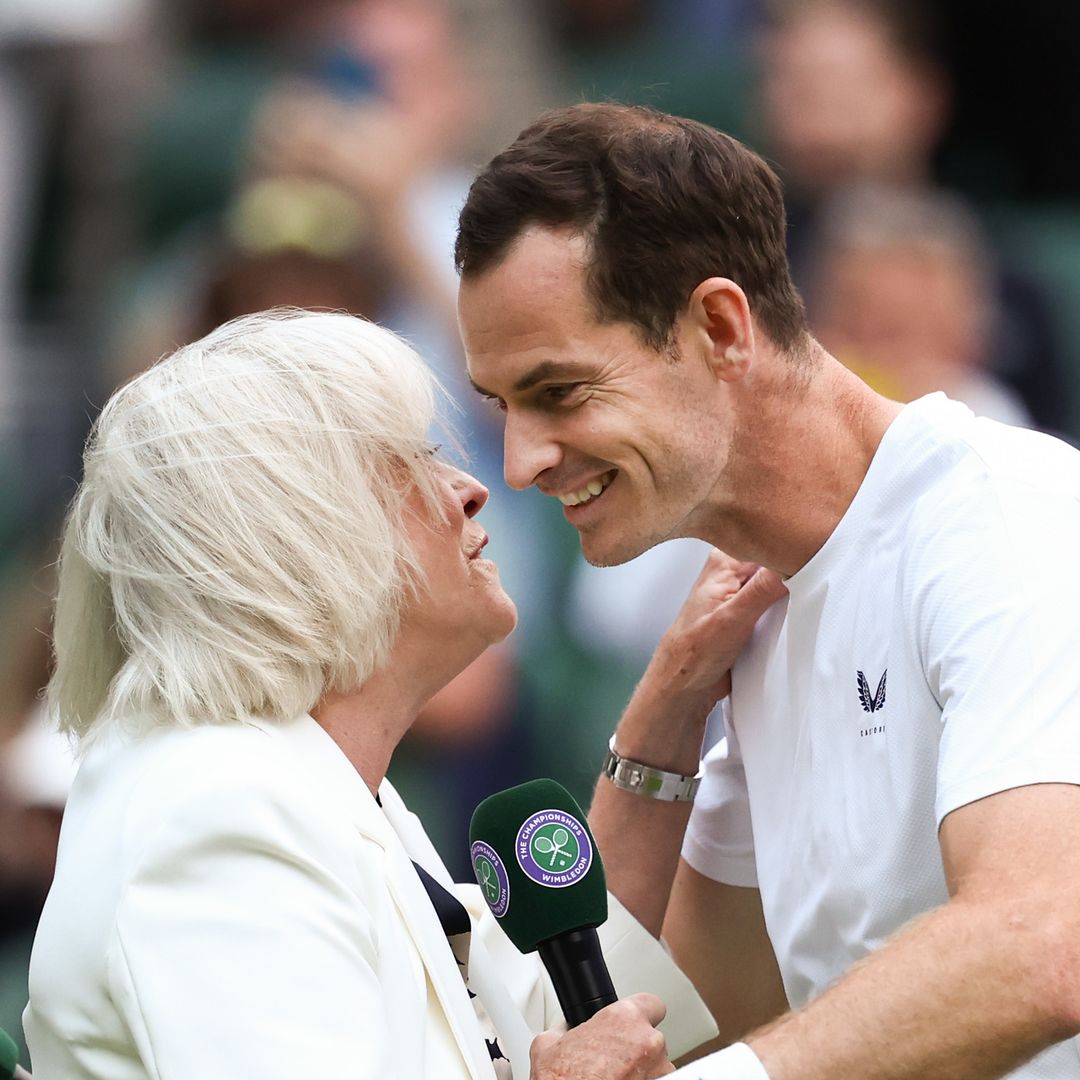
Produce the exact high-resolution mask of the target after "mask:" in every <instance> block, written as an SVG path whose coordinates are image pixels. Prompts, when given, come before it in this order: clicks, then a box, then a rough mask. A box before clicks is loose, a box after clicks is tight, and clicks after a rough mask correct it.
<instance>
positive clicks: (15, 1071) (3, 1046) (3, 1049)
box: [0, 1028, 30, 1080]
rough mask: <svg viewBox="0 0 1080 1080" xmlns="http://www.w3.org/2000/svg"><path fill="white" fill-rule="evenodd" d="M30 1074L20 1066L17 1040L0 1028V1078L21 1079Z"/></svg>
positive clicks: (4, 1079)
mask: <svg viewBox="0 0 1080 1080" xmlns="http://www.w3.org/2000/svg"><path fill="white" fill-rule="evenodd" d="M29 1076H30V1074H29V1073H27V1072H24V1071H23V1070H22V1069H20V1068H19V1049H18V1047H17V1046H16V1045H15V1040H14V1039H12V1037H11V1036H10V1035H9V1034H8V1033H7V1032H6V1031H5V1030H4V1029H3V1028H0V1080H21V1078H22V1077H27V1078H29Z"/></svg>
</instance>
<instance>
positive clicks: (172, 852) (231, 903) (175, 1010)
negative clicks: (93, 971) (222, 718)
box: [109, 781, 393, 1080]
mask: <svg viewBox="0 0 1080 1080" xmlns="http://www.w3.org/2000/svg"><path fill="white" fill-rule="evenodd" d="M321 824H322V822H321V821H320V820H319V819H313V820H304V817H303V815H302V814H300V813H297V812H295V810H294V808H292V807H290V806H289V805H287V804H286V802H285V801H284V800H282V801H281V803H280V804H276V803H274V802H273V801H271V800H269V799H268V798H266V797H265V793H263V792H245V790H244V785H243V783H242V781H238V782H237V783H236V784H235V787H234V789H233V790H231V791H205V790H204V791H202V792H200V793H199V797H198V799H197V800H192V801H191V802H190V803H189V804H188V805H186V806H182V807H180V808H178V810H177V812H176V813H174V814H173V815H171V816H170V818H169V820H168V821H167V822H166V823H164V824H163V825H162V826H161V827H160V828H159V830H158V831H157V833H156V834H155V835H154V837H153V838H152V842H151V843H150V844H148V850H147V851H146V853H145V854H144V856H143V857H141V858H140V859H139V860H138V868H137V870H136V872H135V874H134V876H133V877H132V879H131V880H130V881H129V882H128V884H127V886H126V888H125V891H124V894H123V896H122V899H121V902H120V905H119V907H118V911H117V917H116V924H115V931H114V940H113V942H112V944H111V947H110V961H109V969H110V970H109V977H110V994H111V995H112V997H113V999H114V1001H115V1003H116V1006H117V1008H118V1010H119V1011H120V1013H121V1015H122V1016H123V1018H124V1021H125V1023H126V1024H127V1025H128V1027H129V1029H130V1030H131V1033H132V1038H133V1041H134V1042H135V1044H136V1045H137V1046H138V1048H139V1053H140V1057H141V1058H142V1059H143V1061H144V1063H145V1064H146V1067H147V1071H148V1073H149V1075H151V1076H153V1077H160V1078H162V1080H171V1078H176V1080H180V1078H183V1077H193V1076H198V1077H201V1078H202V1080H235V1078H236V1077H239V1076H252V1077H255V1076H257V1077H260V1078H261V1080H296V1078H297V1077H301V1076H338V1075H341V1070H342V1068H343V1067H344V1065H345V1063H348V1069H349V1075H350V1076H353V1077H357V1078H369V1080H375V1078H384V1077H386V1076H389V1075H391V1074H392V1072H393V1069H392V1064H391V1062H390V1060H389V1054H388V1048H387V1047H386V1045H385V1043H386V1035H385V1031H386V1024H385V1023H384V1022H383V1019H382V1018H383V1009H384V1007H385V1006H384V1001H383V995H382V994H381V993H380V987H379V983H378V980H377V977H376V955H375V943H374V936H375V935H374V932H373V926H372V920H371V917H370V915H369V913H368V911H367V910H366V909H365V906H364V904H363V902H362V901H361V899H360V897H359V895H358V894H357V891H356V888H355V886H354V887H352V888H350V887H349V885H348V884H347V883H346V882H344V881H342V880H340V879H339V877H338V876H337V875H336V874H335V873H334V872H332V871H331V870H330V869H328V868H327V866H326V865H324V861H323V860H320V858H319V857H318V855H315V854H312V853H313V852H325V851H326V850H327V843H328V841H327V838H326V836H325V834H324V833H323V830H322V828H321V827H320V826H321ZM319 833H323V834H322V835H316V834H319ZM354 843H358V844H359V846H360V848H361V849H364V847H365V845H367V847H369V848H370V850H368V851H363V850H362V851H361V853H360V855H359V856H358V857H360V858H364V857H370V858H371V859H372V860H377V859H378V858H379V857H380V856H381V851H380V850H379V849H378V848H377V847H376V846H375V845H372V844H370V842H368V841H363V840H362V839H360V838H358V837H357V838H355V839H354Z"/></svg>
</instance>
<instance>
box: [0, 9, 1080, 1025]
mask: <svg viewBox="0 0 1080 1080" xmlns="http://www.w3.org/2000/svg"><path fill="white" fill-rule="evenodd" d="M1075 18H1077V16H1076V15H1075V14H1074V13H1073V12H1072V11H1071V10H1070V5H1061V4H1059V3H1052V2H1051V0H1028V3H1026V4H1025V5H1023V6H1022V7H1021V8H1016V7H1015V6H1013V5H1010V6H1009V7H1008V8H1006V7H1005V5H1004V4H1000V3H997V2H996V0H988V2H984V3H982V4H980V5H979V6H978V8H976V7H975V6H974V5H972V4H965V3H963V2H961V0H937V2H933V3H927V4H926V5H925V6H924V5H921V4H920V3H917V2H916V0H775V2H774V0H305V2H303V3H299V2H297V0H0V629H2V634H3V638H2V640H3V648H2V649H0V690H2V693H0V1026H3V1027H6V1028H7V1029H8V1030H10V1031H13V1032H17V1031H18V1030H19V1024H18V1017H19V1013H20V1012H21V1009H22V1005H23V1003H24V1001H25V994H26V987H25V971H26V962H27V958H28V955H29V943H30V940H31V938H32V934H33V929H34V926H35V923H36V919H37V915H38V912H39V910H40V906H41V903H42V900H43V898H44V895H45V891H46V890H47V888H48V883H49V879H50V874H51V868H52V858H53V851H54V849H55V843H56V835H57V830H58V827H59V821H60V814H61V811H62V807H63V802H64V794H65V790H66V786H67V784H68V782H69V780H70V776H71V772H72V768H73V765H72V762H71V760H70V757H69V755H68V753H67V748H66V746H64V745H63V744H62V743H59V742H57V740H56V739H55V738H54V737H52V736H50V734H49V730H48V718H47V717H46V716H44V715H43V709H42V706H41V702H40V690H41V687H42V686H43V685H44V683H45V681H46V679H47V677H48V669H49V638H48V627H49V608H50V600H51V592H52V587H53V582H52V572H51V564H52V562H53V558H54V544H55V541H56V537H57V535H58V532H59V524H60V521H61V520H62V516H63V513H64V509H65V503H66V501H67V499H68V498H69V497H70V494H71V491H72V489H73V486H74V484H75V483H76V482H77V479H78V476H79V468H80V464H79V458H80V450H81V444H82V441H83V439H84V437H85V435H86V432H87V430H88V427H89V425H90V423H91V422H92V420H93V417H94V415H95V411H96V410H97V409H98V408H99V407H100V406H101V404H102V403H103V401H104V400H105V398H106V397H107V396H108V394H109V393H110V391H111V390H112V389H113V388H114V387H116V386H117V385H118V384H120V383H121V382H123V381H124V380H126V379H128V378H130V377H131V376H132V375H134V374H136V373H137V372H138V371H140V370H141V369H143V368H144V367H146V366H147V365H148V364H150V363H152V362H153V361H154V360H155V359H157V358H158V357H159V356H161V355H162V354H164V353H166V352H168V351H171V350H172V349H173V348H174V347H176V346H177V345H179V344H181V343H183V342H186V341H190V340H192V339H194V338H196V337H199V336H201V335H202V334H204V333H205V332H207V331H208V330H210V329H211V328H212V327H214V326H216V325H217V324H218V323H220V322H223V321H225V320H227V319H229V318H232V317H234V316H237V315H240V314H243V313H246V312H250V311H256V310H261V309H264V308H267V307H272V306H276V305H295V306H301V307H317V308H332V309H343V310H347V311H350V312H353V313H356V314H359V315H364V316H366V317H369V318H372V319H374V320H376V321H378V322H380V323H383V324H384V325H387V326H389V327H391V328H393V329H395V330H397V331H399V332H400V333H402V334H404V335H405V336H406V337H407V338H408V339H409V340H411V341H412V342H413V343H414V344H415V345H416V346H417V348H418V349H419V350H420V351H421V353H422V354H423V355H424V356H425V358H427V359H428V360H429V362H430V363H431V364H432V365H433V366H434V367H435V368H436V370H437V371H438V373H439V375H440V377H441V379H442V381H443V383H444V385H445V386H446V387H447V389H448V391H449V395H450V398H451V399H452V402H453V404H451V405H449V406H448V408H447V413H446V420H445V428H446V432H445V433H444V434H442V435H438V434H437V435H436V438H438V439H440V441H444V442H446V443H448V444H449V445H452V446H454V445H457V446H461V447H463V448H464V449H463V453H466V454H467V455H468V457H467V458H466V459H465V460H466V462H467V467H468V468H470V469H471V470H472V471H473V472H475V473H476V474H477V475H478V476H479V477H480V478H481V479H482V480H483V482H484V483H485V484H487V485H488V486H489V487H490V488H491V490H492V496H491V500H490V503H489V505H488V508H486V509H485V511H484V515H483V520H484V521H485V524H486V528H487V530H488V532H489V533H490V535H491V537H492V544H491V549H490V550H491V552H492V554H493V557H494V558H495V559H496V560H497V561H498V563H499V565H500V568H501V572H502V575H503V579H504V581H505V583H506V585H507V588H508V591H509V592H510V593H511V595H512V596H513V597H514V598H515V600H516V601H517V603H518V605H519V609H520V612H521V623H520V629H519V631H518V632H517V633H516V635H515V636H514V638H513V639H512V641H511V642H510V643H509V644H507V645H506V646H504V647H502V648H501V649H499V650H492V651H491V652H489V653H488V654H487V655H486V656H485V657H483V658H482V659H481V660H480V661H478V662H477V664H476V665H474V667H473V668H471V669H469V670H468V671H466V672H465V673H464V675H463V676H462V677H461V678H460V679H459V680H458V681H457V682H455V683H454V684H452V685H451V686H450V687H448V688H447V690H446V691H445V692H444V693H443V694H442V695H440V697H438V698H437V699H436V700H434V701H433V702H432V703H431V706H430V708H429V709H428V711H427V713H426V715H425V716H424V717H423V718H422V722H421V723H420V724H418V725H417V728H416V730H415V731H414V733H413V734H412V735H411V736H410V741H409V744H408V746H407V748H406V753H405V754H403V755H400V756H399V759H395V762H394V765H393V767H392V769H391V776H392V778H393V779H394V780H395V782H396V783H397V785H398V787H399V788H401V789H402V790H403V791H404V793H405V795H406V798H407V800H408V802H409V803H410V804H411V805H413V806H414V807H415V808H416V809H418V810H419V811H420V812H421V815H422V817H423V818H424V820H425V821H427V822H429V823H439V824H441V828H440V829H439V830H438V831H437V832H436V830H433V833H435V836H434V838H435V840H436V841H437V843H438V844H439V845H440V847H441V849H442V854H443V856H444V858H445V860H446V862H447V864H448V865H450V866H451V867H453V868H456V869H457V870H458V872H459V873H465V872H467V860H466V844H465V835H466V829H467V821H468V816H469V814H470V812H471V810H472V807H473V806H474V805H475V804H476V803H477V802H478V801H479V800H480V799H481V798H483V797H484V796H486V795H488V794H489V793H491V792H492V791H494V790H497V789H499V788H502V787H505V786H508V785H510V784H512V783H515V782H518V781H520V780H522V779H525V778H527V777H531V776H535V775H551V776H553V777H555V778H557V779H559V780H560V781H562V782H563V783H565V784H566V785H567V786H568V787H570V788H571V790H573V791H574V792H575V793H576V794H577V795H578V796H579V797H581V798H582V799H583V800H584V801H587V799H588V791H589V788H590V786H591V782H592V778H593V777H594V776H595V774H596V770H597V767H598V763H599V760H600V757H601V756H602V753H603V748H604V741H605V737H606V733H607V732H608V731H610V729H611V726H612V724H613V722H614V719H615V717H616V715H617V713H618V712H619V710H620V707H621V705H622V704H623V703H624V702H625V700H626V698H627V696H628V694H629V691H630V689H631V688H632V686H633V683H634V681H635V679H636V678H637V676H638V675H639V674H640V672H641V670H642V668H643V666H644V664H645V662H646V660H647V658H648V656H649V653H650V651H651V649H652V647H653V645H654V644H655V642H656V641H657V639H658V638H659V636H660V634H661V633H662V632H663V630H664V628H665V626H666V624H667V622H668V621H669V620H670V618H671V617H672V616H673V615H674V612H675V610H677V608H678V605H679V603H680V600H681V598H682V596H683V595H685V593H686V591H687V589H688V588H689V586H690V584H691V582H692V581H693V580H694V578H695V577H696V575H697V572H698V570H699V569H700V567H701V564H702V563H703V561H704V551H703V548H702V546H701V545H700V544H698V543H696V542H694V541H680V542H674V543H671V544H668V545H664V546H663V547H661V548H659V549H656V550H655V551H653V552H649V553H647V554H646V555H645V556H642V557H641V558H640V559H638V560H635V561H634V562H633V563H631V564H628V565H627V566H624V567H619V568H615V569H609V570H602V571H600V570H595V569H592V568H590V567H587V566H586V565H585V564H584V563H583V562H582V561H581V559H580V556H579V554H578V549H577V540H576V537H575V535H574V534H573V531H572V530H570V529H569V528H568V527H567V526H566V525H565V524H563V523H562V521H561V513H560V509H561V508H560V507H559V505H558V504H557V503H556V502H555V501H554V500H549V499H544V498H543V497H542V496H539V495H538V494H537V493H536V492H535V491H529V492H512V491H509V490H508V489H506V488H505V487H504V485H503V484H502V482H501V466H500V437H501V432H500V418H499V415H498V413H497V412H495V411H494V410H493V409H492V408H491V406H490V405H488V404H485V403H484V402H482V401H480V400H479V399H477V398H476V397H475V395H472V393H471V391H470V390H469V388H468V384H467V381H466V380H465V378H464V373H463V361H462V357H461V354H460V346H459V343H458V339H457V331H456V324H455V316H454V294H455V287H456V286H455V278H454V271H453V266H452V260H451V249H452V244H453V237H454V230H455V224H456V223H455V217H456V212H457V209H458V207H459V206H460V205H461V202H462V200H463V198H464V195H465V192H466V190H467V187H468V184H469V182H470V178H471V175H472V173H473V171H474V170H475V169H476V167H477V166H479V165H480V164H482V163H483V162H484V161H485V160H486V159H487V158H488V157H489V156H491V155H492V154H493V153H495V152H496V151H497V150H498V149H500V148H501V147H502V146H503V145H505V144H506V143H507V142H508V141H509V140H510V139H511V138H512V137H513V136H514V134H515V133H516V132H517V131H518V129H519V128H520V127H522V126H523V125H524V124H525V123H526V122H527V121H528V120H529V119H531V118H532V117H533V116H534V115H535V114H536V113H537V112H539V111H540V110H541V109H542V108H544V107H546V106H549V105H556V104H563V103H566V102H570V101H575V100H599V99H614V100H621V101H631V102H639V103H645V104H651V105H654V106H656V107H658V108H661V109H664V110H666V111H669V112H675V113H680V114H683V115H687V116H691V117H694V118H696V119H699V120H703V121H705V122H707V123H711V124H714V125H716V126H718V127H721V128H723V129H724V130H727V131H729V132H731V133H732V134H735V135H737V136H738V137H740V138H742V139H744V140H745V141H747V142H749V143H750V144H751V145H752V146H754V147H755V148H756V149H758V150H759V151H761V152H762V153H764V154H765V155H766V156H767V157H768V158H769V160H770V161H772V162H773V163H774V164H775V165H776V167H777V168H778V169H779V171H780V173H781V175H782V177H783V179H784V183H785V188H786V192H787V197H788V204H789V217H790V252H791V258H792V261H793V266H794V268H795V272H796V278H797V281H798V283H799V284H800V286H801V287H802V289H803V291H804V294H805V296H806V299H807V303H808V309H809V312H810V319H811V326H812V329H813V330H814V332H815V334H816V335H817V336H818V337H819V338H820V340H821V341H822V343H823V344H824V345H825V346H826V348H828V349H829V350H830V351H832V352H833V353H834V354H835V355H837V356H838V357H840V358H841V359H842V360H843V361H844V362H845V363H847V364H849V365H850V366H851V367H852V368H853V369H854V370H856V371H857V372H858V373H859V374H860V375H861V376H862V377H863V378H865V379H866V380H867V381H868V382H870V383H871V384H872V385H874V386H875V387H876V388H878V389H880V390H881V391H882V392H883V393H886V394H888V395H889V396H891V397H894V398H897V399H899V400H905V401H906V400H911V399H913V398H916V397H919V396H921V395H923V394H926V393H929V392H932V391H935V390H944V391H946V392H947V393H949V394H950V395H951V396H953V397H955V398H958V399H959V400H961V401H964V402H966V403H967V404H969V405H970V406H971V408H972V409H974V410H975V411H976V412H978V413H980V414H983V415H987V416H991V417H994V418H997V419H1001V420H1005V421H1007V422H1009V423H1015V424H1022V425H1028V426H1033V427H1039V428H1042V429H1045V430H1050V431H1053V432H1054V433H1056V434H1059V435H1062V436H1063V437H1065V438H1067V439H1070V440H1072V441H1076V440H1077V436H1078V435H1080V155H1077V154H1076V153H1075V152H1074V151H1073V149H1072V147H1071V140H1070V137H1069V132H1070V131H1073V130H1076V129H1077V128H1078V127H1080V84H1078V83H1077V81H1076V80H1075V78H1074V73H1075V71H1076V70H1077V60H1078V50H1080V44H1078V43H1080V36H1078V35H1077V34H1075V33H1073V32H1072V31H1073V30H1074V27H1072V26H1071V25H1070V23H1071V21H1072V20H1073V19H1075ZM975 41H977V42H978V46H977V48H976V47H975V46H974V45H973V44H972V43H973V42H975ZM718 269H722V268H718Z"/></svg>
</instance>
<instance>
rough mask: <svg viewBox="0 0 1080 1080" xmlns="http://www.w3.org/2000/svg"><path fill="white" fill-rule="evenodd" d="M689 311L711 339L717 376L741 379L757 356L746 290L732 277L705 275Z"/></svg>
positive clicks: (731, 379)
mask: <svg viewBox="0 0 1080 1080" xmlns="http://www.w3.org/2000/svg"><path fill="white" fill-rule="evenodd" d="M687 314H688V316H689V319H690V322H691V325H692V326H694V327H695V329H697V330H699V331H700V332H702V333H703V334H705V335H706V337H707V338H708V342H709V350H710V362H711V363H712V366H713V370H714V371H715V372H716V375H717V377H718V378H720V379H723V380H724V381H725V382H733V381H735V380H736V379H741V378H742V377H743V376H744V375H745V374H746V372H747V371H748V370H749V369H750V365H751V364H752V363H753V359H754V320H753V319H752V318H751V316H750V302H749V301H748V300H747V299H746V293H744V292H743V291H742V289H741V288H739V286H738V285H736V284H735V282H734V281H731V280H730V279H729V278H721V277H713V278H706V279H705V280H704V281H703V282H701V284H700V285H698V286H697V288H696V289H694V291H693V292H692V293H691V294H690V303H689V307H688V312H687Z"/></svg>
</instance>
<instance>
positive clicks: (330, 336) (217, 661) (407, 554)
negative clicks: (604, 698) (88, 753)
mask: <svg viewBox="0 0 1080 1080" xmlns="http://www.w3.org/2000/svg"><path fill="white" fill-rule="evenodd" d="M436 389H437V386H436V383H435V380H434V377H433V376H432V375H431V373H430V372H429V371H428V369H427V368H426V367H425V366H424V364H423V362H422V361H421V360H420V358H419V357H418V356H417V355H416V353H415V352H413V350H412V349H411V348H410V347H409V346H408V345H407V344H406V343H405V342H403V341H402V340H401V339H400V338H398V337H396V336H395V335H394V334H392V333H391V332H390V331H388V330H384V329H382V328H380V327H378V326H375V325H373V324H372V323H368V322H364V321H362V320H360V319H357V318H353V317H351V316H348V315H340V314H317V313H311V312H304V311H296V310H279V311H272V312H266V313H263V314H260V315H252V316H246V317H244V318H240V319H236V320H234V321H233V322H230V323H227V324H226V325H224V326H222V327H220V328H219V329H217V330H215V331H214V332H213V333H211V334H209V335H207V336H206V337H205V338H203V339H202V340H201V341H197V342H195V343H194V344H191V345H186V346H184V347H183V348H181V349H179V350H177V351H176V352H175V353H173V354H172V355H171V356H168V357H167V358H165V359H164V360H161V361H160V362H159V363H157V364H155V365H154V366H153V367H151V368H150V369H148V370H147V371H146V372H144V373H143V374H142V375H140V376H138V377H137V378H136V379H134V380H133V381H132V382H130V383H128V384H127V385H126V386H124V387H123V388H122V389H120V390H118V391H117V392H116V393H115V394H114V395H113V396H112V398H111V399H110V400H109V402H108V404H107V405H106V406H105V408H104V410H103V411H102V413H101V415H100V417H99V418H98V420H97V422H96V423H95V425H94V429H93V431H92V432H91V435H90V438H89V440H88V442H87V447H86V453H85V472H84V478H83V481H82V484H81V485H80V488H79V490H78V493H77V494H76V496H75V500H74V503H73V505H72V507H71V510H70V512H69V515H68V520H67V523H66V527H65V532H64V541H63V548H62V551H61V557H60V586H59V594H58V597H57V603H56V620H55V631H54V641H55V650H56V668H55V674H54V675H53V677H52V680H51V681H50V683H49V688H48V695H49V698H50V701H51V703H52V704H53V705H54V706H55V708H56V710H57V712H58V715H59V718H60V726H61V729H62V730H64V731H66V732H67V733H68V734H69V735H71V736H72V737H73V738H74V739H75V740H77V741H79V742H80V743H83V744H85V743H86V741H87V739H88V737H89V736H96V734H97V733H98V732H100V731H102V730H104V729H105V728H107V727H108V726H109V725H110V724H113V723H115V722H123V723H125V724H127V725H131V726H134V727H136V728H145V727H151V726H154V725H159V724H179V725H194V724H201V723H213V722H229V721H236V720H240V719H242V718H243V717H245V716H247V715H250V714H256V715H260V716H265V717H269V718H273V719H279V720H283V719H288V718H292V717H294V716H297V715H300V714H301V713H303V712H304V711H306V710H309V709H310V708H311V707H312V706H313V705H314V704H315V702H316V701H317V700H318V698H319V697H320V696H321V695H322V693H323V692H324V691H325V690H326V689H329V688H335V689H341V690H348V689H352V688H354V687H356V686H359V685H361V684H362V683H363V682H364V681H365V680H366V679H367V678H368V676H369V675H370V674H371V673H372V672H373V671H375V670H376V669H377V668H379V667H380V665H382V664H383V663H384V662H385V661H386V659H387V656H388V653H389V650H390V647H391V645H392V642H393V639H394V635H395V633H396V630H397V626H398V622H399V619H400V614H401V610H402V606H403V603H404V600H405V598H406V597H407V595H408V594H409V591H410V589H412V588H415V587H416V586H417V585H418V584H419V580H420V578H419V570H418V568H417V566H416V563H415V559H414V556H413V553H412V549H411V546H410V544H409V543H408V540H407V535H406V531H405V523H406V512H407V511H406V505H405V504H406V499H407V498H408V497H409V495H410V493H411V492H413V491H419V493H420V496H421V499H422V502H423V504H424V505H425V506H426V508H427V510H428V512H429V513H431V514H434V515H435V516H436V517H438V516H439V515H440V514H441V513H442V509H441V504H440V502H439V497H438V494H437V490H436V486H435V481H434V476H433V471H432V469H431V466H430V462H429V449H428V445H427V442H426V438H427V431H428V427H429V424H430V423H431V421H432V418H433V415H434V407H435V391H436Z"/></svg>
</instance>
